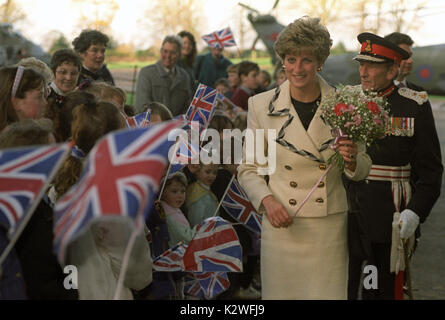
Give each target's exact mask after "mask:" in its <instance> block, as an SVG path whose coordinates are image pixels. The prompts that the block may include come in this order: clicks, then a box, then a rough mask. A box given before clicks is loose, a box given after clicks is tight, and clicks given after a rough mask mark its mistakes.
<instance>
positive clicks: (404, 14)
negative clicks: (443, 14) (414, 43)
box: [389, 0, 427, 32]
mask: <svg viewBox="0 0 445 320" xmlns="http://www.w3.org/2000/svg"><path fill="white" fill-rule="evenodd" d="M426 3H427V1H426V0H424V1H420V2H419V1H417V2H413V1H408V0H393V1H392V3H391V7H390V11H389V14H390V25H391V26H393V29H394V31H397V32H409V31H411V30H416V29H418V28H419V27H420V26H421V21H420V19H419V13H420V12H421V10H422V9H424V8H425V5H426Z"/></svg>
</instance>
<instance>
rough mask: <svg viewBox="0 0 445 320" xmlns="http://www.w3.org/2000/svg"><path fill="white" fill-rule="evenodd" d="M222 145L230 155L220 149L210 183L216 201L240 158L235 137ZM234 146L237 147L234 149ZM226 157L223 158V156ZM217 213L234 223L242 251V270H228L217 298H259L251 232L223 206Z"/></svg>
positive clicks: (222, 194) (233, 173)
mask: <svg viewBox="0 0 445 320" xmlns="http://www.w3.org/2000/svg"><path fill="white" fill-rule="evenodd" d="M223 145H224V146H230V156H228V155H225V154H224V151H223V150H222V148H221V150H220V155H221V159H222V160H223V161H222V162H223V164H221V165H220V167H219V169H218V173H217V176H216V180H215V182H214V183H213V184H212V185H211V187H210V188H211V190H212V192H213V193H214V194H215V195H216V197H217V199H218V201H221V200H222V198H223V196H224V192H225V191H226V190H227V187H228V186H229V183H230V182H231V179H232V177H233V176H234V175H235V178H236V170H237V167H238V164H239V163H240V162H241V159H242V150H241V146H242V142H241V141H237V140H236V138H228V139H227V138H226V139H224V140H223ZM236 148H239V149H238V150H236ZM224 156H226V157H228V158H227V159H224V158H223V157H224ZM219 215H220V216H221V217H222V218H223V219H225V220H227V221H229V222H230V223H233V224H235V225H234V226H233V228H234V229H235V232H236V234H237V236H238V239H239V241H240V244H241V247H242V251H243V270H244V271H243V272H230V273H229V274H228V277H229V280H230V287H229V290H227V291H226V292H224V293H223V294H222V295H221V296H220V297H218V298H219V299H223V300H226V299H259V298H260V297H261V294H260V293H259V292H258V291H257V290H256V289H254V288H253V287H252V285H251V282H252V277H253V268H254V267H255V266H256V263H257V259H256V258H257V257H256V256H255V257H251V256H249V253H251V252H252V248H253V246H252V232H250V231H249V230H248V229H247V228H246V227H245V226H244V225H242V224H238V223H239V222H238V221H237V220H236V219H235V218H233V217H232V216H231V215H230V214H228V213H227V212H226V211H225V209H224V208H223V207H221V208H220V209H219Z"/></svg>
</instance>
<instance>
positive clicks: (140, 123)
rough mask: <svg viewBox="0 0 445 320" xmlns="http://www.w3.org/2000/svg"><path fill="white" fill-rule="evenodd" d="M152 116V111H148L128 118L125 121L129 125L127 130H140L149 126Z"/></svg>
mask: <svg viewBox="0 0 445 320" xmlns="http://www.w3.org/2000/svg"><path fill="white" fill-rule="evenodd" d="M150 115H151V112H150V110H147V111H145V112H142V113H139V114H137V115H135V116H133V117H127V119H126V120H125V121H126V123H127V128H140V127H146V126H148V125H149V124H150Z"/></svg>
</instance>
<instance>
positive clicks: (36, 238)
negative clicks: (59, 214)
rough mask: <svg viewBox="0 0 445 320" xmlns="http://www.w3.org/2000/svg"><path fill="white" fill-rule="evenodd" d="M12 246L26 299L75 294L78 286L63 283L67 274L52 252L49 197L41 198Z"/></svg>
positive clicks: (51, 218)
mask: <svg viewBox="0 0 445 320" xmlns="http://www.w3.org/2000/svg"><path fill="white" fill-rule="evenodd" d="M15 248H16V250H17V254H18V257H19V260H20V264H21V265H22V270H23V276H24V279H25V286H26V295H27V296H28V298H29V299H51V300H53V299H77V298H78V294H77V290H74V289H70V290H67V289H65V288H64V286H63V281H64V279H65V277H66V276H67V274H64V273H63V270H62V268H61V266H60V265H59V262H58V261H57V258H56V256H55V254H54V252H53V210H52V208H51V207H50V206H49V204H48V201H45V200H42V201H40V204H39V206H38V207H37V209H36V211H35V212H34V214H33V216H32V217H31V219H30V221H29V222H28V225H27V226H26V227H25V229H24V230H23V233H22V235H21V236H20V238H19V240H18V241H17V244H16V246H15Z"/></svg>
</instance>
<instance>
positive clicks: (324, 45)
mask: <svg viewBox="0 0 445 320" xmlns="http://www.w3.org/2000/svg"><path fill="white" fill-rule="evenodd" d="M331 45H332V40H331V39H330V35H329V32H328V30H327V29H326V28H325V27H324V26H322V25H321V24H320V19H318V18H310V17H303V18H301V19H298V20H296V21H294V22H293V23H291V24H290V25H288V26H287V27H286V28H285V29H284V30H283V31H282V32H281V33H280V34H279V36H278V39H277V41H276V43H275V51H276V53H277V54H278V56H279V57H280V59H281V60H282V62H283V66H284V69H285V72H286V75H287V79H288V80H287V81H285V82H284V83H283V84H282V85H281V86H280V87H277V88H276V89H274V90H270V91H267V92H264V93H261V94H258V95H256V96H254V97H252V98H250V99H249V111H248V128H249V129H251V130H254V131H255V130H256V129H265V132H267V130H268V129H274V130H276V132H279V133H280V134H279V136H278V138H277V139H276V140H274V142H273V143H276V154H275V155H268V156H269V158H270V157H271V156H275V157H276V168H274V169H275V170H273V169H272V170H267V165H268V164H259V163H258V162H257V159H255V161H254V162H253V163H246V161H243V164H241V165H240V167H239V169H238V172H239V174H238V176H239V181H240V183H241V185H242V187H243V188H244V190H245V191H246V193H247V195H248V197H249V199H250V200H251V202H252V204H253V205H254V207H255V208H256V210H257V212H258V213H260V214H265V215H266V217H265V218H264V219H263V223H262V234H261V277H262V279H261V280H262V298H263V299H346V298H347V275H348V273H347V267H348V251H347V241H346V235H347V234H346V223H347V210H348V205H347V201H346V192H345V189H344V187H343V184H342V178H341V177H342V172H340V170H339V169H338V168H337V167H336V166H334V167H333V168H332V169H331V170H330V171H329V173H328V174H327V177H325V178H324V179H323V181H322V182H321V183H320V184H319V185H318V187H317V188H316V191H315V192H314V194H313V195H312V196H311V197H310V198H309V201H308V202H307V203H306V204H305V206H303V207H302V208H301V210H300V211H299V213H298V215H296V216H295V212H296V209H297V207H298V205H297V204H300V203H301V202H302V201H303V199H305V197H306V196H307V194H308V193H309V191H310V190H311V189H312V188H313V187H314V185H316V183H317V181H318V180H319V178H320V177H321V175H322V174H323V172H324V170H326V168H327V164H326V161H327V159H328V158H329V157H330V156H331V155H332V154H333V152H334V151H333V150H332V149H331V148H329V144H330V143H331V141H332V139H333V137H332V135H331V128H330V127H329V126H328V125H327V124H325V123H324V121H323V120H322V118H321V117H320V110H319V109H318V104H319V102H320V101H321V100H322V99H323V98H324V97H325V96H326V94H327V93H329V92H331V91H332V90H334V88H332V87H331V86H329V85H328V84H327V83H326V82H325V81H324V80H323V79H322V78H321V77H320V76H319V75H318V74H317V72H319V71H320V70H321V67H322V65H323V63H324V62H325V61H326V59H327V57H328V56H329V52H330V47H331ZM264 137H267V134H266V133H265V134H264ZM261 142H262V143H264V144H263V145H264V150H268V146H267V141H266V139H264V141H261ZM256 143H259V141H257V142H256ZM337 147H338V149H337V150H338V151H339V153H340V154H341V155H342V156H343V158H344V160H345V163H346V168H345V171H344V173H345V174H346V176H347V177H348V178H350V179H353V180H361V179H364V178H365V177H366V176H367V174H368V172H369V169H370V165H371V163H370V159H369V157H368V155H367V154H366V153H365V152H364V146H360V148H359V147H357V146H356V144H355V143H354V142H353V141H350V140H346V139H343V140H341V141H340V142H338V144H337ZM309 154H310V156H309ZM245 156H246V155H245ZM261 169H265V170H263V171H262V170H261ZM265 174H268V175H269V181H268V183H267V182H266V180H265V179H264V175H265Z"/></svg>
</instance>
